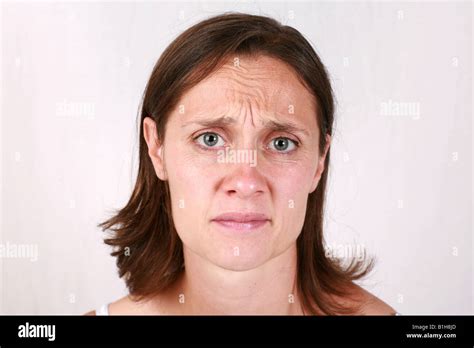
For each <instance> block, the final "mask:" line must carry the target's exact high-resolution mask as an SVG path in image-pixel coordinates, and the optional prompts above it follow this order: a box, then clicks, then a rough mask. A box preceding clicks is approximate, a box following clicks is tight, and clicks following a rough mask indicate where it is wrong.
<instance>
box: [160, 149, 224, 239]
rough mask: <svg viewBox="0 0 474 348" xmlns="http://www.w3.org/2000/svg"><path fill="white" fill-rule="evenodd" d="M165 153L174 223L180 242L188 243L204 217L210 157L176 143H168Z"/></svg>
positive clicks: (211, 179) (212, 178)
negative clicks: (207, 158) (194, 152)
mask: <svg viewBox="0 0 474 348" xmlns="http://www.w3.org/2000/svg"><path fill="white" fill-rule="evenodd" d="M165 156H166V157H165V161H166V171H167V174H168V182H169V186H170V194H171V204H172V212H173V220H174V224H175V227H176V230H177V232H178V234H179V236H180V238H181V239H182V240H183V242H185V243H186V242H187V243H192V240H193V239H197V238H200V236H201V234H200V233H196V232H198V231H199V230H201V229H202V228H203V227H204V225H205V223H206V221H207V220H206V219H207V218H208V214H209V211H208V209H209V207H208V205H209V202H211V199H212V187H213V185H214V183H215V182H216V178H215V176H216V175H217V174H216V171H214V170H212V165H213V163H212V162H211V161H209V160H205V159H203V158H198V157H197V156H196V155H190V154H189V153H188V152H186V149H183V148H182V147H180V146H179V145H178V146H176V145H175V144H173V146H168V147H167V148H166V154H165ZM187 243H186V244H187Z"/></svg>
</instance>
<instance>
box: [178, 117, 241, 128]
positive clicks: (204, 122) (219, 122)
mask: <svg viewBox="0 0 474 348" xmlns="http://www.w3.org/2000/svg"><path fill="white" fill-rule="evenodd" d="M235 123H237V120H236V119H235V118H232V117H229V116H221V117H218V118H212V119H211V118H210V119H201V120H194V121H191V122H187V123H185V124H183V125H182V126H181V127H182V128H184V127H187V126H189V125H193V124H196V125H199V126H203V127H209V128H212V127H221V126H224V125H229V124H235Z"/></svg>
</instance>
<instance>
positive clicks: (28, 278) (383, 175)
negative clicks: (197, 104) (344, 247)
mask: <svg viewBox="0 0 474 348" xmlns="http://www.w3.org/2000/svg"><path fill="white" fill-rule="evenodd" d="M230 10H233V11H241V12H248V13H254V14H263V15H268V16H272V17H274V18H275V19H277V20H279V21H281V22H283V23H285V24H288V25H291V26H294V27H295V28H297V29H298V30H300V32H301V33H302V34H303V35H305V37H307V38H308V40H310V42H311V43H312V44H313V45H314V47H315V49H316V51H317V52H318V54H319V55H320V57H321V59H322V61H323V63H324V64H325V65H326V66H327V68H328V70H329V72H330V75H331V79H332V82H333V86H334V90H335V94H336V98H337V100H338V108H337V114H336V119H337V121H336V127H335V134H334V141H333V146H332V160H333V161H332V164H331V169H330V187H329V188H330V191H329V193H328V195H329V205H328V208H327V219H326V235H327V239H328V242H329V243H330V244H333V245H334V243H339V244H341V243H342V244H344V243H349V242H350V243H357V244H359V245H364V246H365V247H366V249H367V250H368V251H369V253H371V254H374V255H376V256H377V259H378V263H377V266H376V269H375V271H374V272H373V273H372V275H371V276H370V277H368V278H367V279H366V280H365V281H363V282H362V283H361V285H363V286H364V287H365V288H366V289H368V290H369V291H371V292H373V293H374V294H376V295H377V296H379V297H380V298H382V299H383V300H384V301H386V302H387V303H389V304H390V305H391V306H393V307H394V308H395V309H397V310H398V311H399V312H401V313H403V314H468V313H471V314H472V313H474V310H473V302H472V301H473V238H472V231H473V230H472V196H473V191H472V130H473V129H472V37H473V35H472V13H473V12H472V3H470V2H448V1H446V2H345V1H342V2H335V3H329V2H314V3H310V2H299V3H294V2H254V1H244V2H242V1H228V2H226V3H222V2H219V3H210V2H193V3H185V2H175V3H167V2H137V3H132V2H103V3H98V2H86V3H77V2H43V3H39V4H38V3H32V2H28V1H27V2H21V3H16V2H3V3H2V5H1V17H0V18H1V54H0V59H1V74H2V75H1V95H0V97H1V123H0V127H1V128H0V130H1V133H0V134H1V142H0V147H1V148H0V150H1V151H0V154H1V161H0V165H1V167H0V175H1V203H0V204H1V205H0V227H1V230H0V238H1V241H0V242H1V243H3V244H6V243H7V242H8V243H10V244H31V245H35V246H36V247H37V248H38V260H37V261H31V260H30V259H27V258H10V257H3V258H0V265H1V268H0V270H1V277H0V299H1V302H0V313H3V314H28V313H31V314H61V313H72V314H82V313H84V312H86V311H88V310H91V309H94V308H96V307H98V306H99V305H100V304H102V303H105V302H111V301H114V300H115V299H117V298H119V297H121V296H123V295H124V294H126V289H125V286H124V284H123V282H122V280H120V279H119V278H118V276H117V272H116V267H115V260H114V259H113V258H112V257H111V256H109V252H110V250H109V247H107V246H106V245H104V244H102V238H103V237H104V234H103V233H102V232H101V231H100V230H99V229H98V228H97V227H96V225H97V224H98V223H99V222H101V221H102V220H104V219H105V218H106V217H108V216H109V214H110V213H111V212H112V210H113V209H115V208H120V207H122V206H123V205H124V204H125V203H126V201H127V199H128V197H129V195H130V192H131V189H132V186H133V182H134V175H135V174H134V173H135V171H134V168H136V154H137V144H138V143H137V128H136V117H137V112H138V106H139V102H140V98H141V95H142V93H143V90H144V87H145V84H146V82H147V79H148V77H149V74H150V73H151V69H152V67H153V65H154V64H155V62H156V60H157V59H158V57H159V55H160V53H161V52H162V51H163V49H164V48H165V47H166V46H167V45H168V44H169V43H170V42H171V41H172V39H173V38H175V37H176V36H177V35H178V34H179V33H180V32H182V31H183V30H184V29H186V28H188V27H189V26H190V25H192V24H194V23H196V22H198V21H199V20H201V19H204V18H206V17H209V16H211V15H217V14H220V13H222V12H224V11H230ZM390 102H391V104H389V103H390ZM396 103H413V104H411V105H415V107H416V108H417V109H416V110H418V111H415V113H406V112H405V113H404V112H401V113H398V114H397V112H396V110H395V109H393V105H396ZM386 105H391V106H392V108H391V109H390V110H389V112H388V113H387V112H385V111H384V106H386ZM398 105H400V104H398Z"/></svg>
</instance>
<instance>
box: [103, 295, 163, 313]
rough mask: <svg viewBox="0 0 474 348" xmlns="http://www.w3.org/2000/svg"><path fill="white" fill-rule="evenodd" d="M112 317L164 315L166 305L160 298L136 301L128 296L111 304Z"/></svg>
mask: <svg viewBox="0 0 474 348" xmlns="http://www.w3.org/2000/svg"><path fill="white" fill-rule="evenodd" d="M109 314H110V315H159V314H165V313H164V303H163V301H161V297H160V296H155V297H154V298H153V299H152V300H151V299H148V300H140V301H138V300H136V299H134V298H133V297H132V296H130V295H127V296H124V297H122V298H120V299H118V300H117V301H115V302H112V303H110V304H109Z"/></svg>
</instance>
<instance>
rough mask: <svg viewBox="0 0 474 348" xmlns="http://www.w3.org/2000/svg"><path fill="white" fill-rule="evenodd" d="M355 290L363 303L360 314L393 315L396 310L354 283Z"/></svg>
mask: <svg viewBox="0 0 474 348" xmlns="http://www.w3.org/2000/svg"><path fill="white" fill-rule="evenodd" d="M355 291H356V292H357V297H359V298H360V301H361V302H362V303H363V305H362V306H361V310H360V313H359V314H360V315H395V313H396V312H397V311H396V310H395V309H393V308H392V307H391V306H390V305H388V304H387V303H385V302H384V301H382V300H381V299H380V298H378V297H377V296H375V295H374V294H372V293H370V292H369V291H367V290H365V289H364V288H362V287H360V286H359V285H355Z"/></svg>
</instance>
